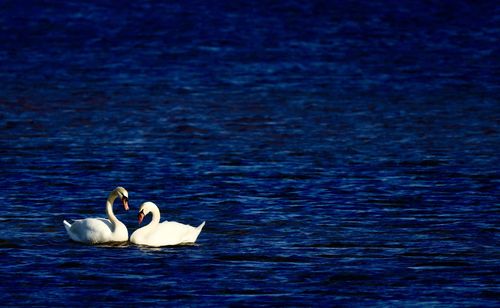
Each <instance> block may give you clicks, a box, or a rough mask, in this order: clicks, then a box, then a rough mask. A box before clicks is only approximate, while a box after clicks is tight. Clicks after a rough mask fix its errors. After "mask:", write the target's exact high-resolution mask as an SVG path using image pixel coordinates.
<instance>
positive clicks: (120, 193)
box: [114, 186, 129, 211]
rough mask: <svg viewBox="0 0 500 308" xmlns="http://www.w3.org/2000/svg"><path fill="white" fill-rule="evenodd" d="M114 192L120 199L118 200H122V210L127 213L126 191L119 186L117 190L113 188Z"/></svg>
mask: <svg viewBox="0 0 500 308" xmlns="http://www.w3.org/2000/svg"><path fill="white" fill-rule="evenodd" d="M114 191H115V192H116V194H117V195H118V197H120V199H121V200H122V204H123V208H124V209H125V211H128V210H129V207H128V191H127V190H126V189H125V188H123V187H120V186H118V187H117V188H115V190H114Z"/></svg>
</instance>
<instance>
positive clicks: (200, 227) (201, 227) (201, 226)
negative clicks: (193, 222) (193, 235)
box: [196, 222, 205, 231]
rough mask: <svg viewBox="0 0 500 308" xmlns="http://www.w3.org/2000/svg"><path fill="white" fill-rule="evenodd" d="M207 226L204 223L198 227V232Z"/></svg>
mask: <svg viewBox="0 0 500 308" xmlns="http://www.w3.org/2000/svg"><path fill="white" fill-rule="evenodd" d="M204 226H205V222H202V223H201V224H200V225H199V226H198V227H196V230H200V231H201V229H203V227H204Z"/></svg>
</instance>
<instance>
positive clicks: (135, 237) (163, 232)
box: [130, 202, 205, 247]
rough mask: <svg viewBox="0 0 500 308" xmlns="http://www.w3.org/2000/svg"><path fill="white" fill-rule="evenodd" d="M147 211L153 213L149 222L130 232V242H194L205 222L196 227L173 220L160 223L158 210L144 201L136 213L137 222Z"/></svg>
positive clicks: (156, 245) (153, 243) (154, 205)
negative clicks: (137, 213)
mask: <svg viewBox="0 0 500 308" xmlns="http://www.w3.org/2000/svg"><path fill="white" fill-rule="evenodd" d="M149 213H152V215H153V218H152V219H151V222H150V223H149V224H148V225H147V226H144V227H142V228H139V229H137V230H136V231H135V232H134V233H132V236H130V241H131V242H132V243H134V244H138V245H145V246H153V247H160V246H170V245H178V244H182V243H194V242H196V239H197V238H198V235H200V232H201V229H203V226H205V222H202V223H201V224H200V225H199V226H198V227H196V228H195V227H192V226H190V225H184V224H181V223H178V222H175V221H164V222H162V223H160V210H159V209H158V207H157V206H156V204H154V203H153V202H145V203H143V204H142V205H141V207H140V209H139V215H138V218H139V224H140V223H141V222H142V219H143V218H144V216H146V215H148V214H149Z"/></svg>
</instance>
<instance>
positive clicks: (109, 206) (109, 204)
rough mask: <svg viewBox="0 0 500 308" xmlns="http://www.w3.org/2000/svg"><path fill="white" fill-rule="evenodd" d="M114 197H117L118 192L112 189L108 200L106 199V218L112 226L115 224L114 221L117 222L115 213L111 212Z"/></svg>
mask: <svg viewBox="0 0 500 308" xmlns="http://www.w3.org/2000/svg"><path fill="white" fill-rule="evenodd" d="M116 197H118V194H117V193H116V191H114V190H113V191H112V192H111V193H110V194H109V197H108V200H106V214H107V215H108V219H109V220H110V221H111V223H112V224H113V226H116V223H117V222H118V219H117V218H116V216H115V213H113V203H114V202H115V199H116Z"/></svg>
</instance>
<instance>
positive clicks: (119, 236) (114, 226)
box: [63, 187, 129, 244]
mask: <svg viewBox="0 0 500 308" xmlns="http://www.w3.org/2000/svg"><path fill="white" fill-rule="evenodd" d="M117 197H120V199H121V201H122V203H123V207H124V208H125V210H127V211H128V209H129V208H128V192H127V190H125V188H123V187H117V188H115V189H114V190H113V191H112V192H111V193H110V194H109V197H108V200H107V201H106V213H107V215H108V219H104V218H85V219H79V220H75V221H74V222H73V223H72V224H70V223H69V222H67V221H66V220H64V221H63V223H64V227H65V228H66V232H68V235H69V237H70V238H71V239H72V240H73V241H76V242H81V243H86V244H100V243H107V242H124V241H127V240H128V230H127V227H125V225H124V224H123V223H122V222H121V221H119V220H118V218H116V216H115V214H114V213H113V203H114V201H115V199H116V198H117Z"/></svg>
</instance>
